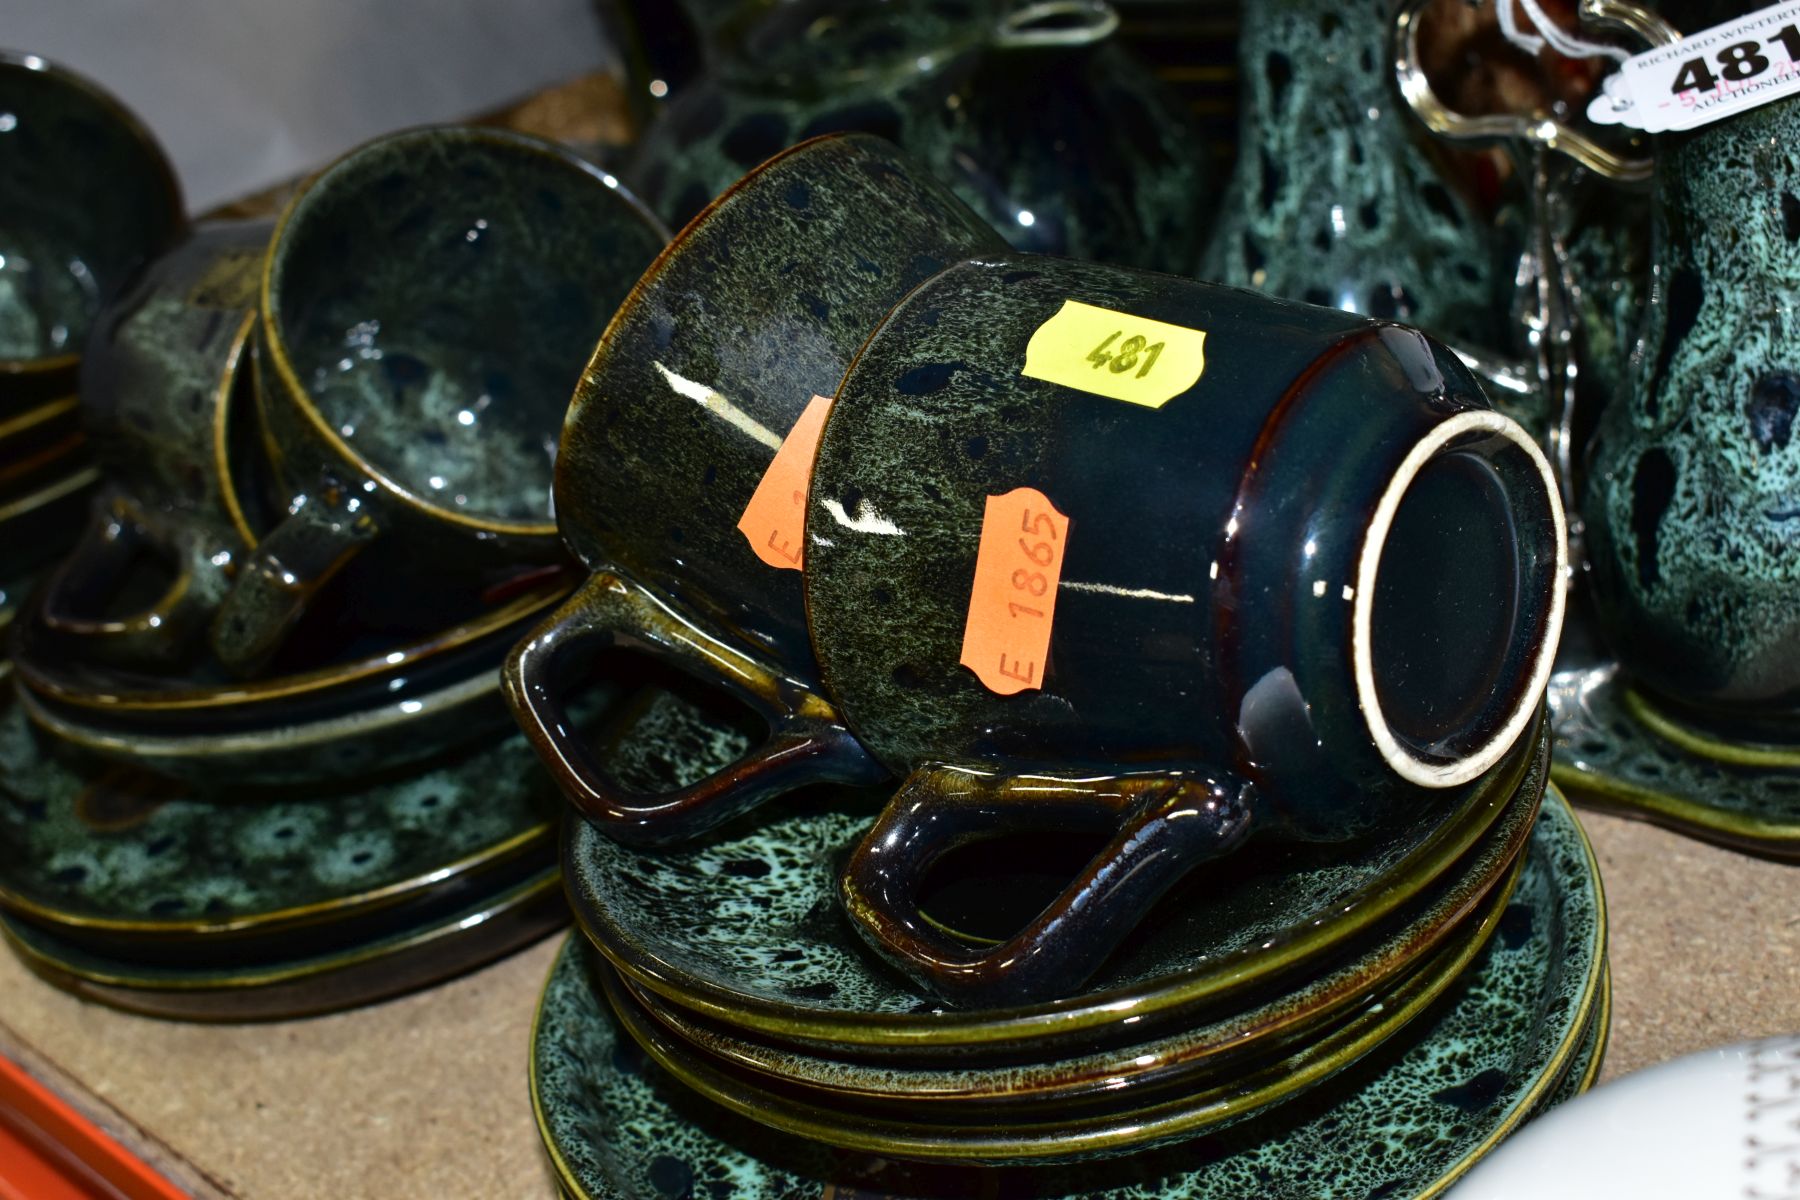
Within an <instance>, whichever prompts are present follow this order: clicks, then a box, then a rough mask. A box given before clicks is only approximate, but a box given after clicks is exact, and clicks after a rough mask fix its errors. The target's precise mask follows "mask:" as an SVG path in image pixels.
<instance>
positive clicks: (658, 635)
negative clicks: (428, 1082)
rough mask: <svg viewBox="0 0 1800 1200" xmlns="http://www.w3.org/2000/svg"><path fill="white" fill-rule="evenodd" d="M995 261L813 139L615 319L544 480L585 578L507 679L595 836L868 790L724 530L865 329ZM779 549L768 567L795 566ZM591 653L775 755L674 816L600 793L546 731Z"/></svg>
mask: <svg viewBox="0 0 1800 1200" xmlns="http://www.w3.org/2000/svg"><path fill="white" fill-rule="evenodd" d="M1003 245H1004V244H1003V243H1002V242H1001V241H1000V239H999V237H998V236H997V235H995V234H994V232H993V231H992V230H990V229H988V228H987V227H986V226H985V225H984V224H983V223H982V221H981V219H980V218H979V217H977V216H976V215H975V214H974V213H973V212H971V211H969V209H968V207H967V206H965V205H964V204H963V203H962V202H961V201H959V200H958V199H957V198H956V197H955V196H954V195H953V194H951V192H950V191H949V190H948V189H947V188H945V187H944V186H943V185H942V184H941V183H939V182H937V181H936V180H934V179H932V178H931V177H930V176H929V175H928V174H927V173H926V172H925V170H924V168H923V167H921V166H920V165H919V164H918V163H916V162H914V161H913V160H911V159H909V158H908V157H907V156H906V155H904V154H902V153H901V152H900V151H898V150H897V149H895V148H894V147H893V146H891V145H888V144H887V143H885V142H882V141H880V140H879V139H876V138H872V137H868V136H866V135H861V134H848V135H841V136H835V137H826V138H818V139H815V140H813V141H811V142H808V143H806V144H805V145H803V146H798V147H795V148H794V149H792V150H790V151H787V152H786V153H783V154H781V155H779V156H778V157H776V158H774V159H772V160H770V161H768V162H766V163H764V164H763V165H762V166H761V167H759V168H757V169H756V170H755V171H753V172H752V173H751V174H750V175H748V176H746V177H745V178H744V179H742V180H740V181H739V182H738V183H737V184H735V185H734V186H733V187H732V189H731V190H730V191H729V192H728V193H727V194H726V195H725V196H724V197H722V198H721V199H720V200H719V202H718V203H717V204H715V205H713V206H712V207H711V208H709V209H708V210H707V212H706V214H705V215H704V216H703V217H702V218H700V219H699V220H697V221H695V222H694V223H693V224H691V225H689V226H688V227H687V228H686V229H684V230H683V231H682V232H681V235H680V236H679V237H678V238H676V240H675V241H674V242H673V243H672V244H671V245H670V247H669V249H668V250H667V251H666V252H665V253H664V254H663V256H662V257H661V258H659V259H658V260H657V262H656V263H655V265H654V266H652V267H651V268H650V270H648V271H647V272H645V273H644V276H643V278H642V279H641V280H640V281H639V282H638V285H637V287H636V288H635V289H634V290H633V291H632V293H631V295H630V296H629V297H628V298H627V299H626V301H625V303H624V304H623V305H621V307H620V309H619V314H618V319H617V320H615V321H614V322H613V324H612V325H611V326H609V327H608V329H607V331H606V336H605V338H603V339H602V340H601V342H600V344H599V345H598V346H597V347H596V348H595V350H594V356H593V359H592V360H591V361H590V362H589V364H588V368H587V370H586V371H585V372H584V373H583V374H582V377H581V382H580V384H579V386H578V387H577V388H576V391H575V397H574V400H573V402H572V403H571V404H570V407H569V413H568V419H567V420H566V422H565V423H564V425H563V438H562V446H561V450H560V451H559V454H558V458H557V467H556V513H557V521H558V523H559V525H560V527H561V529H562V533H563V538H564V541H566V542H567V544H568V547H569V549H570V550H571V551H573V552H574V553H575V554H576V555H577V556H578V557H579V558H580V559H581V560H582V562H583V563H585V564H586V565H587V566H588V567H589V568H590V569H591V570H593V571H594V572H595V574H594V575H593V576H592V577H591V578H590V579H589V582H588V584H587V586H586V587H585V588H584V589H583V591H582V592H581V593H579V594H578V595H577V596H576V597H575V599H574V600H572V601H571V602H570V603H569V604H568V605H567V606H565V608H564V609H563V610H562V611H560V612H558V613H557V614H555V616H553V617H552V618H551V619H549V620H547V621H546V622H545V623H544V624H543V625H542V626H540V627H539V628H538V629H536V630H534V631H533V632H532V635H531V637H530V638H529V639H528V640H527V641H525V642H523V643H521V644H520V646H519V647H518V649H517V650H516V651H515V652H514V655H513V657H512V658H511V659H510V660H509V661H508V663H507V668H506V685H507V689H508V694H509V698H510V699H511V700H512V702H513V705H514V708H515V711H516V712H517V714H518V717H519V721H520V724H521V725H522V726H523V727H524V728H525V730H526V732H527V735H528V736H530V737H532V738H533V739H534V741H535V742H536V743H537V745H538V746H539V751H540V753H541V754H542V755H543V757H544V760H545V762H546V763H548V764H549V765H550V767H551V769H552V770H554V771H556V772H557V773H558V775H559V776H560V777H561V778H562V780H563V783H564V789H565V792H566V794H567V795H568V796H569V798H570V800H571V802H572V803H573V804H575V806H576V807H577V808H578V809H580V810H581V811H582V812H583V813H584V814H585V815H587V816H588V817H589V819H590V820H595V821H599V822H602V823H604V824H605V825H606V826H607V828H608V829H609V830H610V831H611V833H612V835H613V836H616V837H626V838H634V839H637V840H640V841H671V840H678V839H680V838H683V837H690V836H694V835H696V834H697V833H700V832H703V831H704V830H706V829H708V828H710V827H712V826H713V825H716V824H718V823H719V822H720V821H722V820H726V819H729V818H730V817H731V816H733V815H735V814H736V813H738V812H741V811H743V810H744V809H745V808H747V807H751V806H753V805H755V804H756V803H760V802H761V801H762V800H764V799H767V798H768V797H769V796H771V795H775V794H779V793H780V792H781V791H783V790H789V789H791V788H792V787H794V786H797V783H798V782H817V781H819V780H821V779H826V780H834V781H837V782H846V783H850V782H863V783H868V782H873V781H875V780H877V779H879V778H880V777H881V775H882V772H881V771H880V769H879V768H877V767H875V766H874V765H873V764H872V763H871V762H870V760H869V758H868V755H867V753H866V752H864V751H863V750H862V749H861V748H860V747H859V746H857V745H856V743H855V742H854V741H853V740H852V739H851V738H850V736H849V734H848V733H847V732H846V731H844V730H843V728H842V725H841V723H840V722H838V720H837V718H836V714H835V713H832V712H831V711H830V707H829V705H827V704H826V703H825V701H824V700H822V699H820V698H819V697H818V696H817V695H816V687H815V684H814V676H815V674H816V670H815V668H814V666H813V662H812V644H811V642H810V640H809V639H808V637H807V632H806V614H805V601H804V599H803V596H802V594H801V586H800V575H799V572H798V571H797V570H788V569H784V568H778V567H777V566H775V565H772V564H771V562H770V561H765V560H764V559H763V558H762V557H760V556H759V553H758V550H759V547H765V549H764V552H768V551H767V550H766V545H767V543H766V541H765V542H762V543H757V544H753V543H752V541H751V539H750V537H749V536H748V535H746V534H745V533H743V532H742V531H741V530H740V529H739V527H738V526H739V522H740V521H741V520H742V519H743V517H744V513H745V509H746V507H747V506H748V505H749V504H750V501H751V498H752V497H753V496H754V495H755V494H756V491H757V488H758V485H759V484H760V483H761V482H762V479H763V476H764V475H765V474H766V473H767V472H768V469H769V465H770V463H771V462H772V461H773V460H774V458H775V453H776V451H777V449H778V448H779V447H780V446H781V444H782V439H783V438H785V437H786V436H787V434H788V432H789V431H790V430H792V429H793V428H794V424H795V422H796V421H797V420H799V418H800V416H801V414H802V413H803V412H805V411H806V409H807V407H808V405H809V404H811V402H812V399H813V397H814V396H830V395H833V394H834V393H835V392H836V391H837V386H838V381H839V380H841V379H842V378H843V374H844V368H845V367H846V366H848V365H849V362H850V360H851V358H853V357H854V356H855V353H856V349H857V347H859V346H860V345H862V342H863V339H864V338H866V337H867V336H868V334H869V331H870V330H871V329H873V328H874V327H875V326H876V325H877V324H878V323H879V322H880V320H881V317H882V314H884V313H886V312H887V311H888V309H889V308H891V307H892V306H893V304H894V303H895V302H896V301H897V300H899V299H900V298H901V297H902V296H904V295H906V293H907V292H908V291H909V290H911V289H912V288H913V287H914V286H916V285H917V284H918V283H920V282H921V281H922V280H924V279H926V278H928V277H929V276H931V275H932V274H934V273H935V272H937V271H940V270H942V269H943V268H944V267H945V266H947V265H948V264H949V263H952V262H955V261H957V260H959V259H961V258H964V257H967V256H969V255H980V254H985V253H989V252H993V251H997V250H999V249H1001V248H1003ZM796 515H797V516H798V515H799V514H796ZM793 538H794V535H793V534H790V540H789V541H786V542H783V543H782V545H783V546H785V547H787V550H786V552H784V554H783V557H786V558H789V559H792V558H794V557H795V556H796V555H797V554H798V553H799V551H798V549H796V548H795V547H797V546H799V545H802V543H798V542H797V541H794V540H792V539H793ZM609 646H611V647H615V648H630V649H636V650H640V651H642V652H644V653H647V654H650V655H654V656H656V657H658V658H660V659H662V660H663V661H664V662H666V663H667V664H669V665H671V666H673V667H675V668H677V669H680V670H684V671H686V672H688V673H689V674H691V675H694V676H696V677H700V678H705V679H707V680H709V681H713V682H716V683H718V684H719V685H721V690H729V691H730V692H732V693H733V694H734V697H735V699H736V700H737V701H739V702H741V704H742V705H744V706H748V707H749V708H751V709H753V710H754V715H755V716H759V717H760V718H762V720H763V722H764V724H765V725H766V726H767V728H768V734H769V736H768V739H767V741H766V742H764V743H761V744H760V745H759V749H762V748H767V749H769V750H771V751H779V753H773V754H766V755H764V756H763V757H762V758H761V759H760V760H759V761H756V762H750V761H749V760H746V761H744V762H742V763H740V764H739V765H738V766H737V767H736V768H734V773H732V774H729V775H721V776H720V778H719V779H717V780H715V781H713V783H711V784H709V785H707V786H706V787H703V788H702V787H693V788H688V789H685V790H684V791H683V792H681V793H680V794H669V793H661V792H658V793H643V794H632V793H630V792H629V791H627V790H624V789H621V788H620V787H619V786H617V781H612V780H606V779H604V778H601V777H599V776H598V775H597V773H596V772H595V770H594V769H593V764H592V763H591V762H589V761H585V760H584V756H583V751H582V750H581V749H580V748H579V747H577V746H574V745H572V744H571V743H570V742H569V740H568V739H567V738H565V737H562V736H561V735H560V733H559V727H560V724H559V721H558V718H557V715H556V711H557V708H558V706H559V705H560V703H561V695H562V694H563V693H564V692H565V691H566V690H567V688H568V687H569V686H570V684H571V683H572V682H573V681H574V680H577V679H578V678H579V677H580V676H581V675H582V674H583V672H584V671H590V673H591V670H590V669H591V667H592V659H593V655H594V653H595V652H598V651H602V650H604V649H605V648H607V647H609ZM584 659H586V660H587V662H586V665H585V666H584ZM772 763H773V764H774V765H775V768H776V769H774V770H769V769H767V768H769V767H770V765H771V764H772ZM724 765H726V764H721V766H724ZM784 773H785V776H786V777H785V778H784V777H783V775H784Z"/></svg>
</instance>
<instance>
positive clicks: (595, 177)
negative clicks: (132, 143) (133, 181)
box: [211, 126, 667, 677]
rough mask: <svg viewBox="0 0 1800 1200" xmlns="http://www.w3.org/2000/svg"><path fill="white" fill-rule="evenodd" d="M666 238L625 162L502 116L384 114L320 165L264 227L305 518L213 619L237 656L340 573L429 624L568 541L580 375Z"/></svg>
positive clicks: (381, 621)
mask: <svg viewBox="0 0 1800 1200" xmlns="http://www.w3.org/2000/svg"><path fill="white" fill-rule="evenodd" d="M666 241H667V233H666V231H665V230H664V229H663V228H662V226H661V224H660V223H659V222H658V221H657V220H656V219H655V218H654V217H653V216H651V215H650V213H649V211H648V210H647V209H645V208H644V207H643V206H642V205H640V204H639V203H638V202H637V201H636V200H635V199H634V198H633V197H632V196H631V195H630V194H629V193H627V192H626V191H624V189H622V188H621V187H619V185H618V181H617V180H615V179H613V178H612V177H611V176H609V175H607V174H605V173H604V172H602V171H600V170H599V169H598V168H596V167H594V166H593V165H592V164H591V163H588V162H586V161H585V160H583V159H581V158H579V157H577V156H576V155H574V154H573V153H572V152H570V151H568V150H566V149H564V148H562V147H559V146H555V145H552V144H550V143H547V142H542V141H538V140H536V139H532V138H526V137H522V136H519V135H515V134H510V133H505V132H501V131H496V130H489V129H480V128H474V127H454V126H448V127H441V128H434V129H421V130H412V131H409V132H405V133H399V134H393V135H390V136H388V137H385V138H381V139H378V140H376V141H374V142H371V143H368V144H367V145H364V146H362V147H359V148H358V149H356V150H353V151H351V152H350V153H349V154H348V155H346V156H345V157H343V158H341V159H339V160H338V161H337V162H336V163H334V164H332V165H331V166H330V167H328V168H326V169H325V170H324V171H323V172H322V173H320V174H319V175H317V176H315V177H314V178H313V179H312V180H310V181H309V182H308V183H307V184H306V185H305V186H304V187H303V188H302V189H301V190H300V191H299V192H298V193H297V194H296V195H295V197H294V199H293V200H292V201H291V202H290V204H289V207H288V209H287V210H286V212H285V213H284V214H283V216H282V218H281V221H280V224H279V225H278V226H277V228H276V233H275V239H274V242H273V243H272V244H271V246H270V250H269V262H268V266H267V269H266V271H265V275H264V281H263V293H262V302H261V318H260V321H261V323H260V338H261V340H260V342H259V353H258V355H257V397H258V404H259V412H260V415H261V418H262V422H263V427H264V438H265V442H266V443H267V447H268V450H269V452H270V456H271V458H272V460H273V461H274V464H275V469H276V473H277V475H278V476H279V477H280V479H281V482H282V484H283V489H282V490H283V495H282V499H283V501H284V502H285V504H286V507H287V508H288V509H289V510H290V511H294V512H295V516H294V517H292V518H290V519H289V520H288V521H287V522H285V523H284V524H283V525H282V526H281V527H280V528H277V529H275V530H271V531H270V532H269V534H268V535H267V536H266V537H265V538H264V539H263V543H262V544H261V545H260V546H259V547H258V548H257V550H256V552H255V553H254V554H253V555H252V556H251V557H250V559H249V561H247V562H245V563H244V564H242V565H241V566H240V569H239V574H238V578H237V582H236V584H235V586H234V588H233V591H232V592H231V594H230V595H229V596H228V597H227V598H226V601H225V603H224V605H223V606H222V607H221V610H220V613H219V615H218V618H217V619H216V620H215V621H214V622H213V625H212V630H211V642H212V647H213V651H214V653H215V654H217V655H218V656H219V658H220V660H221V661H222V662H224V663H225V665H226V666H227V667H228V668H229V669H230V670H231V672H232V673H233V674H234V675H236V676H238V677H251V676H254V675H255V674H257V673H258V672H260V671H262V670H264V669H265V668H266V667H267V665H268V663H269V661H270V660H271V658H272V656H274V655H275V654H276V653H277V652H278V651H279V648H280V646H281V645H282V643H283V642H284V641H285V639H286V636H287V634H288V632H289V631H290V630H291V629H292V627H293V624H294V623H295V622H296V621H298V620H299V618H300V616H301V614H302V613H303V612H308V611H310V610H311V606H312V598H313V596H314V595H315V594H316V593H317V592H318V591H319V590H320V589H321V588H323V587H324V586H325V585H326V583H327V582H328V581H331V580H333V579H335V578H337V577H338V573H339V572H340V571H342V572H344V573H345V574H354V575H355V576H356V577H357V585H356V590H357V591H358V592H359V593H360V594H359V595H358V597H357V605H356V608H355V615H356V619H357V620H358V621H359V622H361V623H362V625H363V626H364V627H365V628H369V629H373V630H377V631H392V630H396V629H408V628H410V629H413V630H417V629H418V628H420V612H421V611H422V610H423V611H426V612H430V611H432V606H433V604H434V603H435V601H436V600H437V598H439V597H441V596H443V595H445V594H450V595H466V594H468V593H471V592H472V593H474V594H477V595H479V594H480V593H481V592H482V591H483V590H484V589H485V588H487V587H489V586H491V585H493V584H494V583H496V582H497V581H499V580H501V579H503V578H504V577H505V576H506V575H507V574H508V573H509V572H510V571H512V570H513V569H514V568H516V567H517V566H518V565H519V564H521V563H528V564H529V563H539V564H541V563H550V562H555V561H557V560H559V559H560V558H561V556H562V555H563V553H564V552H563V548H562V543H561V541H560V539H559V538H558V537H557V535H556V528H555V524H554V519H553V514H552V512H551V505H550V483H551V476H552V466H553V463H554V461H555V457H556V442H557V436H558V432H559V431H560V429H561V427H562V421H563V415H564V412H565V410H566V409H567V407H568V402H569V392H570V390H571V389H572V388H573V387H574V384H575V381H576V379H577V378H578V377H579V375H580V373H581V364H582V362H583V361H584V360H585V357H586V355H587V354H589V353H590V352H591V351H592V349H593V346H594V343H595V342H596V341H597V340H598V339H599V337H600V334H601V332H602V331H603V330H604V329H605V328H606V324H607V322H608V321H609V320H610V319H611V317H612V315H613V312H614V309H615V308H616V307H617V305H618V303H619V301H620V300H621V299H623V298H624V296H625V295H626V293H627V292H628V291H629V290H630V289H631V287H632V285H633V284H634V283H635V282H636V280H637V278H638V275H639V274H640V273H641V272H642V271H643V270H644V268H645V267H647V266H649V265H650V263H651V262H652V260H653V259H654V258H655V256H656V254H657V252H658V250H660V249H661V247H662V246H663V245H664V244H665V243H666ZM308 510H310V511H308ZM370 546H379V548H380V549H379V551H378V552H377V553H373V554H364V553H362V551H364V550H366V549H368V548H369V547H370ZM346 563H349V565H348V566H346V565H345V564H346Z"/></svg>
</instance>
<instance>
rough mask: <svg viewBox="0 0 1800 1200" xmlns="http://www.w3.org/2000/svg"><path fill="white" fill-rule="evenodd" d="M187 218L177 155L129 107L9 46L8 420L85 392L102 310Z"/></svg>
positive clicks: (2, 198)
mask: <svg viewBox="0 0 1800 1200" xmlns="http://www.w3.org/2000/svg"><path fill="white" fill-rule="evenodd" d="M185 221H186V216H185V214H184V211H183V206H182V200H181V189H180V187H179V185H178V184H177V183H176V181H175V174H174V172H173V171H172V170H171V169H170V167H169V161H168V159H167V158H166V157H165V156H164V154H163V152H162V148H161V147H160V146H158V145H157V143H156V139H155V138H153V137H152V136H151V135H150V133H149V131H148V130H146V129H145V128H144V126H143V125H142V124H141V123H140V122H139V121H138V119H137V118H136V117H135V116H133V115H132V114H131V113H130V112H129V111H127V110H126V108H125V107H124V105H122V104H120V103H119V102H118V100H116V99H114V98H113V97H112V96H111V95H109V94H108V93H106V92H104V91H102V90H101V89H100V88H98V87H96V86H95V85H94V84H93V83H91V82H89V81H88V80H86V79H83V78H82V77H81V76H79V75H76V74H75V73H73V72H71V71H66V70H63V69H62V68H61V67H57V66H55V65H53V64H51V63H47V62H45V61H44V60H43V59H41V58H38V57H36V56H35V55H26V54H16V53H13V52H10V51H4V50H0V419H5V418H6V417H7V416H12V415H16V414H17V412H18V411H19V410H21V409H25V408H31V407H33V406H36V405H39V404H42V403H45V402H48V401H55V400H58V399H61V398H63V397H66V396H68V395H70V394H72V393H73V392H74V390H75V375H76V369H77V366H78V364H79V362H80V358H81V345H82V342H83V340H84V339H85V338H86V337H87V333H88V329H89V327H90V325H91V324H92V322H93V319H94V315H95V313H96V312H98V311H99V308H100V306H101V305H102V304H103V303H104V302H105V301H106V300H107V298H108V297H109V296H110V295H111V293H112V292H113V291H114V290H116V289H117V288H118V287H119V286H121V285H122V284H123V283H124V281H125V280H126V278H127V277H128V276H129V275H130V274H131V272H132V271H133V270H134V269H135V268H136V267H137V266H138V265H139V264H140V263H142V262H143V261H144V260H146V259H148V258H149V257H150V256H152V255H153V254H155V253H157V252H158V251H160V250H161V249H162V248H163V247H165V246H167V245H168V244H169V243H170V242H172V241H173V240H174V239H175V237H176V236H177V235H178V234H179V233H180V231H181V228H182V226H183V224H184V223H185Z"/></svg>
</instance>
